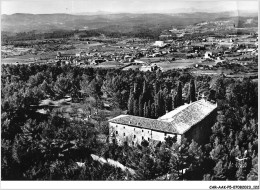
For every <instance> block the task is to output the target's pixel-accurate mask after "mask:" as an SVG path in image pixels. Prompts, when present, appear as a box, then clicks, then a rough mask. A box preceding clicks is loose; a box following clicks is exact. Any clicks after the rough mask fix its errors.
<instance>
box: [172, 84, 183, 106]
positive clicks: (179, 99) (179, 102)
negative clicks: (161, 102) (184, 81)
mask: <svg viewBox="0 0 260 190" xmlns="http://www.w3.org/2000/svg"><path fill="white" fill-rule="evenodd" d="M182 104H183V102H182V85H181V82H179V85H178V91H177V94H176V96H175V100H174V107H175V108H177V107H179V106H181V105H182Z"/></svg>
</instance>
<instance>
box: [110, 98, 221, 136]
mask: <svg viewBox="0 0 260 190" xmlns="http://www.w3.org/2000/svg"><path fill="white" fill-rule="evenodd" d="M216 108H217V105H216V104H212V103H210V102H208V101H205V100H203V99H201V100H199V101H196V102H193V103H191V104H188V105H187V104H186V105H183V106H181V107H179V108H177V109H175V110H173V111H171V112H169V113H167V114H165V115H164V116H162V117H160V118H158V119H149V118H144V117H138V116H133V115H120V116H117V117H115V118H113V119H110V120H109V122H113V123H118V124H123V125H129V126H136V127H141V128H147V129H151V130H157V131H163V132H168V133H178V134H183V133H185V132H186V131H187V130H189V129H190V128H191V127H192V126H194V125H195V124H197V123H198V122H200V121H201V120H202V119H203V118H205V117H206V116H207V115H209V114H210V113H211V112H212V111H214V110H215V109H216Z"/></svg>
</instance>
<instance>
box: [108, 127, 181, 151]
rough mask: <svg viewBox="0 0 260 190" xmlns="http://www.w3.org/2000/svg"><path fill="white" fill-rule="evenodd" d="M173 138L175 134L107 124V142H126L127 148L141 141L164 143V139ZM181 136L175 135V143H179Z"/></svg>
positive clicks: (120, 143)
mask: <svg viewBox="0 0 260 190" xmlns="http://www.w3.org/2000/svg"><path fill="white" fill-rule="evenodd" d="M168 136H170V137H174V136H175V134H170V133H164V132H159V131H153V130H150V129H144V128H140V127H135V126H129V125H122V124H117V123H112V122H109V141H110V143H112V142H113V139H115V141H116V142H117V143H118V144H119V145H122V144H124V142H127V143H128V145H129V146H132V145H137V144H141V142H142V141H143V140H146V141H148V142H149V141H150V140H151V139H152V140H156V141H161V142H163V141H164V138H165V137H168ZM180 141H181V135H177V142H178V143H180Z"/></svg>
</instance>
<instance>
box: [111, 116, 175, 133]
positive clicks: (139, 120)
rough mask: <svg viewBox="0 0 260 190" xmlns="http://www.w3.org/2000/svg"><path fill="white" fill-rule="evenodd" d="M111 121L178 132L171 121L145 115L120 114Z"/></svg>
mask: <svg viewBox="0 0 260 190" xmlns="http://www.w3.org/2000/svg"><path fill="white" fill-rule="evenodd" d="M109 122H113V123H118V124H122V125H129V126H136V127H141V128H146V129H151V130H156V131H163V132H168V133H177V131H176V129H175V128H174V127H173V126H172V124H171V123H168V122H164V121H159V120H157V119H149V118H145V117H138V116H133V115H120V116H117V117H115V118H113V119H110V120H109Z"/></svg>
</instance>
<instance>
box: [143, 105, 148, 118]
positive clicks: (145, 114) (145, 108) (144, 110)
mask: <svg viewBox="0 0 260 190" xmlns="http://www.w3.org/2000/svg"><path fill="white" fill-rule="evenodd" d="M147 109H148V107H147V103H146V102H145V103H144V108H143V112H144V117H146V118H148V110H147Z"/></svg>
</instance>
